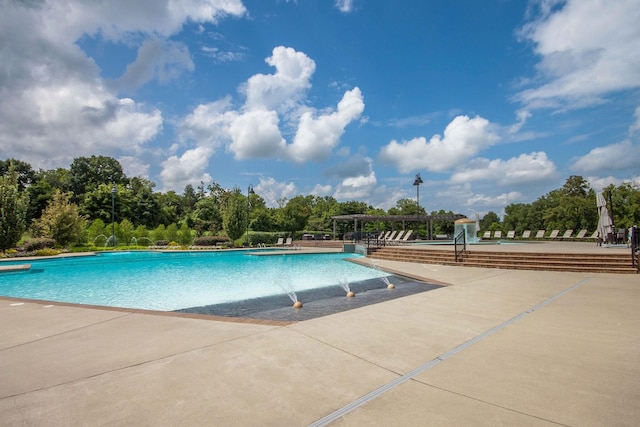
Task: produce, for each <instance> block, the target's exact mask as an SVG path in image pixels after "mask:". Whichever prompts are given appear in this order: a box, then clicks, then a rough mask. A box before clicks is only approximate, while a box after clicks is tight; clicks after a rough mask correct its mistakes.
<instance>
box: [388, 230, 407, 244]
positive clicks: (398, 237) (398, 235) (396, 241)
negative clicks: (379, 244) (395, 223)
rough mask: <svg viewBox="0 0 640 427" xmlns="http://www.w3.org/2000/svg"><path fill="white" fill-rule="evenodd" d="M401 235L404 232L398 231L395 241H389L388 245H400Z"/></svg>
mask: <svg viewBox="0 0 640 427" xmlns="http://www.w3.org/2000/svg"><path fill="white" fill-rule="evenodd" d="M403 235H404V230H400V232H399V233H398V234H397V235H396V237H395V239H393V240H389V244H392V245H397V244H399V243H400V239H402V236H403Z"/></svg>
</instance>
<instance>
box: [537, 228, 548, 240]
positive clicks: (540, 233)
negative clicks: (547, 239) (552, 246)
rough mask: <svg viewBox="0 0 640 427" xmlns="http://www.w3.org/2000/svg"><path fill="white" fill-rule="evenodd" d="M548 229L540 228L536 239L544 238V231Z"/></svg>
mask: <svg viewBox="0 0 640 427" xmlns="http://www.w3.org/2000/svg"><path fill="white" fill-rule="evenodd" d="M545 231H546V230H538V232H537V233H536V239H544V232H545Z"/></svg>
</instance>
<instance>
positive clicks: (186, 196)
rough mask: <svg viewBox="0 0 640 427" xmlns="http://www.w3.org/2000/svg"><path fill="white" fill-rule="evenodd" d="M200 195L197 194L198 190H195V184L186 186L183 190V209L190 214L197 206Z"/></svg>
mask: <svg viewBox="0 0 640 427" xmlns="http://www.w3.org/2000/svg"><path fill="white" fill-rule="evenodd" d="M198 200H199V198H198V195H197V194H196V190H194V188H193V185H191V184H187V186H186V187H184V191H183V192H182V211H183V212H184V213H185V214H186V215H188V214H190V213H191V212H193V210H194V209H195V208H196V203H198Z"/></svg>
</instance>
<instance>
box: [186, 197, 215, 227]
mask: <svg viewBox="0 0 640 427" xmlns="http://www.w3.org/2000/svg"><path fill="white" fill-rule="evenodd" d="M188 225H189V227H191V228H193V229H195V230H196V232H197V233H198V235H199V236H202V235H203V234H204V233H205V232H207V231H209V232H211V233H214V234H217V233H218V232H219V231H220V230H221V229H222V227H223V214H222V212H221V210H220V205H219V204H218V202H217V201H216V200H215V199H214V198H213V197H205V198H203V199H201V200H198V201H197V202H196V208H195V210H194V211H193V213H192V214H191V215H190V216H189V224H188Z"/></svg>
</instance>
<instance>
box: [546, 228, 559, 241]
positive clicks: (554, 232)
mask: <svg viewBox="0 0 640 427" xmlns="http://www.w3.org/2000/svg"><path fill="white" fill-rule="evenodd" d="M558 234H560V230H553V231H552V232H551V234H549V236H547V239H557V238H558Z"/></svg>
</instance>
